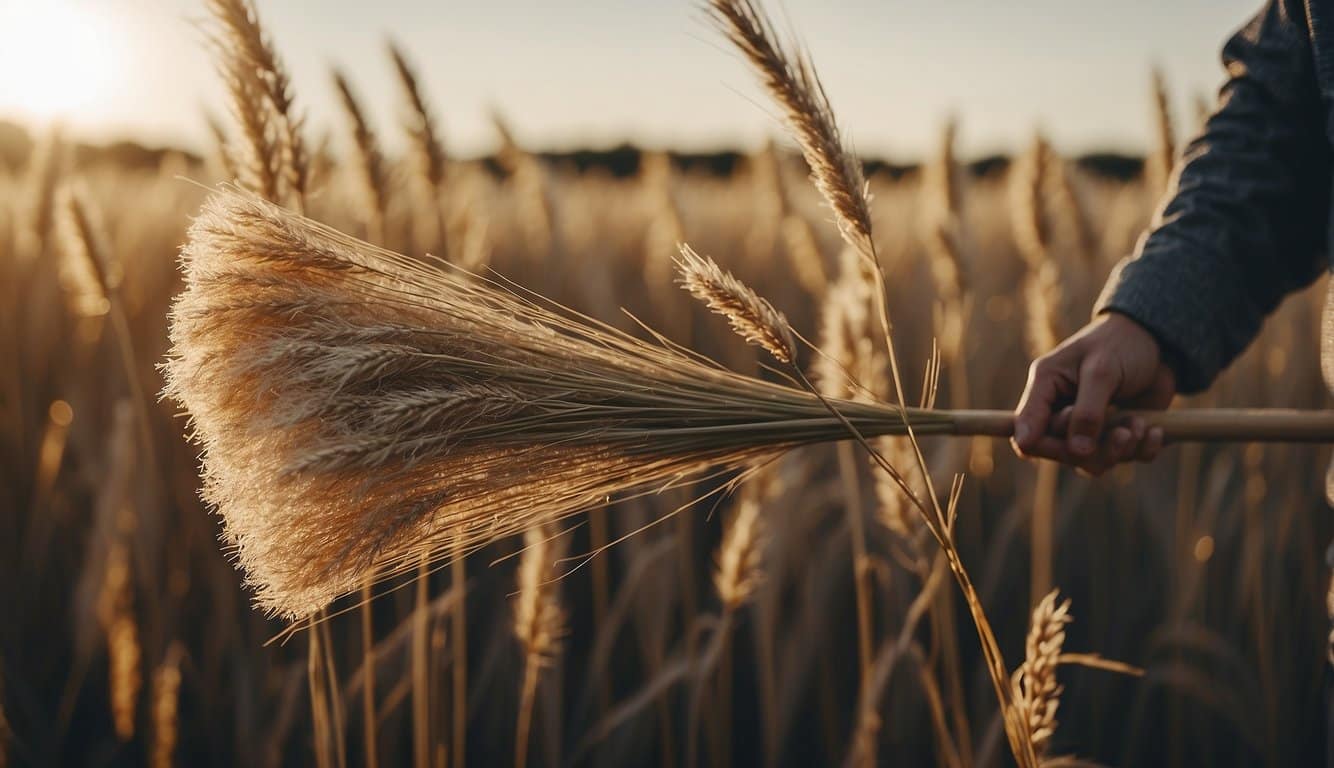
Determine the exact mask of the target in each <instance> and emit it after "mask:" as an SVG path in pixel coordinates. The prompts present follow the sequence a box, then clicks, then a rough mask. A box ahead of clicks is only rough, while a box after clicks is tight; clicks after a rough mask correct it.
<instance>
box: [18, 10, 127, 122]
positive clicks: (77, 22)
mask: <svg viewBox="0 0 1334 768" xmlns="http://www.w3.org/2000/svg"><path fill="white" fill-rule="evenodd" d="M106 10H107V9H106V8H105V6H103V5H102V4H100V3H95V2H79V0H17V2H7V3H0V72H4V73H5V75H4V82H3V84H0V113H13V114H17V115H18V116H19V117H20V118H23V119H27V120H31V121H34V122H52V121H60V122H69V121H73V122H91V121H95V120H96V117H97V114H96V113H97V112H98V111H99V108H100V107H101V106H102V105H104V104H106V103H108V102H109V101H110V100H111V99H114V97H115V93H114V90H115V89H116V88H118V87H123V83H122V82H120V74H121V70H122V69H123V66H122V65H123V61H124V55H123V54H124V50H123V44H122V43H121V40H120V37H119V35H117V34H115V32H116V31H117V30H114V29H113V28H112V25H111V24H110V23H109V22H110V19H109V18H108V17H107V16H106Z"/></svg>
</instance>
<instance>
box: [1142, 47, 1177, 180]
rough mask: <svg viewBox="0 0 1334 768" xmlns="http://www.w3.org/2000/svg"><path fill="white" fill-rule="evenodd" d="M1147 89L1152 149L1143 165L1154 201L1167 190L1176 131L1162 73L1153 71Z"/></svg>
mask: <svg viewBox="0 0 1334 768" xmlns="http://www.w3.org/2000/svg"><path fill="white" fill-rule="evenodd" d="M1150 87H1151V90H1152V92H1153V129H1154V134H1153V137H1154V145H1153V149H1152V150H1151V152H1150V155H1149V159H1148V163H1147V165H1148V168H1147V171H1148V173H1147V178H1148V181H1149V184H1150V188H1149V191H1150V194H1152V195H1153V196H1154V198H1155V199H1156V198H1157V197H1158V196H1160V195H1162V194H1163V193H1164V192H1165V191H1166V190H1167V186H1168V183H1169V180H1170V178H1171V176H1172V167H1173V166H1174V165H1175V164H1176V156H1177V148H1176V128H1175V121H1174V120H1173V119H1172V106H1171V103H1170V100H1169V98H1168V94H1167V78H1165V77H1164V76H1163V71H1162V69H1160V68H1157V67H1155V68H1154V69H1153V72H1152V75H1151V84H1150Z"/></svg>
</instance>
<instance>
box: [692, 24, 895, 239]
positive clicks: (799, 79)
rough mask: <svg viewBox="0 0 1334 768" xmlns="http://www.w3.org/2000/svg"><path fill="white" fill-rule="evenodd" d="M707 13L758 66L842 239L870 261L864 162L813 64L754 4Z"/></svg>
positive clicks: (869, 213) (869, 212)
mask: <svg viewBox="0 0 1334 768" xmlns="http://www.w3.org/2000/svg"><path fill="white" fill-rule="evenodd" d="M706 12H707V13H708V14H709V16H710V18H711V19H712V20H713V22H714V23H715V25H716V26H717V27H718V29H719V30H720V31H721V32H722V33H723V34H724V35H726V36H727V38H728V39H729V40H731V41H732V43H733V44H734V45H735V46H736V47H737V49H738V50H740V51H741V53H742V54H743V55H744V56H745V57H746V58H747V59H748V60H749V61H750V63H751V65H752V66H754V67H755V69H756V71H757V72H758V73H759V76H760V79H761V80H762V82H763V84H764V86H765V88H767V89H768V90H769V92H770V93H771V94H773V96H774V98H775V100H776V101H777V102H778V104H779V106H780V107H781V108H782V110H783V117H784V119H786V121H787V123H788V127H789V128H790V129H791V130H792V132H793V134H794V136H795V137H796V139H797V143H798V145H799V146H800V147H801V153H802V156H803V157H805V158H806V164H807V165H808V166H809V167H810V169H811V180H812V181H813V182H814V184H815V186H816V188H817V189H819V190H820V194H822V195H823V196H824V197H825V199H826V200H827V201H828V202H829V205H830V207H831V208H832V209H833V211H834V216H835V219H836V221H837V222H838V227H839V230H840V231H841V232H842V233H843V237H844V238H845V239H847V240H848V242H849V244H851V245H853V246H854V247H855V248H857V250H858V251H859V252H860V253H862V254H864V255H865V256H866V257H867V258H871V254H872V253H873V247H872V243H871V210H870V203H869V201H868V199H867V193H866V179H865V177H864V176H863V174H862V166H861V162H860V161H859V160H857V158H856V157H854V156H853V155H852V154H851V153H848V152H845V151H844V149H843V139H842V136H841V134H840V131H839V128H838V123H837V121H835V119H834V111H833V109H832V108H831V107H830V106H829V98H828V97H827V96H826V95H825V91H824V86H823V85H821V84H820V78H819V76H818V75H816V73H815V68H814V67H812V66H811V62H810V59H809V58H808V57H807V56H806V54H805V52H804V51H801V50H800V49H797V50H795V51H793V50H791V49H790V46H788V45H785V44H783V43H782V42H780V38H779V37H778V35H777V33H776V32H775V31H774V28H773V25H772V24H771V23H770V21H769V19H768V18H767V17H766V16H765V15H764V14H763V13H761V12H760V11H759V9H757V8H756V7H755V5H754V3H752V2H751V0H708V4H707V6H706Z"/></svg>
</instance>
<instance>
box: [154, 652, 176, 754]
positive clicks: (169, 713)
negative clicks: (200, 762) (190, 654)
mask: <svg viewBox="0 0 1334 768" xmlns="http://www.w3.org/2000/svg"><path fill="white" fill-rule="evenodd" d="M183 653H184V651H183V650H182V646H181V645H180V644H178V643H172V644H171V646H170V647H169V648H168V649H167V655H166V657H165V658H164V659H163V660H162V663H161V664H159V665H158V668H157V669H156V670H154V672H153V749H152V752H151V753H150V761H149V762H150V764H151V765H152V766H153V768H171V766H172V765H173V763H174V761H173V760H172V757H173V755H174V754H175V752H176V744H177V742H178V741H179V738H180V732H179V725H180V696H181V655H182V654H183Z"/></svg>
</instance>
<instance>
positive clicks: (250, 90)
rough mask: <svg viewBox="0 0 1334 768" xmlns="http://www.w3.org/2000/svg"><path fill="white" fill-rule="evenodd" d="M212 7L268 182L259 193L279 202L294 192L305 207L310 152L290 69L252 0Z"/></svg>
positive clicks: (238, 105) (236, 99) (256, 166)
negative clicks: (281, 56) (296, 102)
mask: <svg viewBox="0 0 1334 768" xmlns="http://www.w3.org/2000/svg"><path fill="white" fill-rule="evenodd" d="M208 8H209V10H210V11H211V12H212V14H213V17H214V18H215V19H216V20H217V22H218V24H219V29H218V31H217V33H216V35H217V37H216V40H215V43H216V44H217V47H218V49H219V54H220V56H221V57H222V65H221V67H222V71H223V75H224V78H225V79H226V80H227V84H228V88H229V90H230V91H232V102H233V111H234V112H236V113H237V114H236V117H237V118H238V119H239V120H240V121H241V123H242V127H243V131H244V132H245V134H246V135H247V137H248V144H249V145H250V152H249V154H250V158H249V159H250V161H251V163H252V169H253V170H255V171H258V172H259V173H260V174H261V180H262V181H263V183H264V184H265V187H264V188H261V189H257V190H256V191H260V192H261V193H267V192H268V191H272V192H274V193H276V194H275V195H269V194H265V197H268V198H269V199H271V200H275V201H282V200H284V199H285V196H287V195H291V197H292V199H293V200H294V201H295V203H296V207H297V209H298V210H301V209H302V208H303V207H304V205H305V196H306V186H307V182H308V180H309V177H310V156H309V153H308V152H307V149H306V144H305V139H304V138H303V137H302V119H301V118H300V117H298V116H297V114H296V108H295V105H294V104H293V100H292V86H291V79H290V77H289V76H288V74H287V70H286V69H285V68H284V67H283V64H282V61H281V59H280V58H279V57H278V53H277V51H276V49H275V48H274V47H273V44H272V42H271V41H270V40H269V38H268V35H267V34H266V33H265V32H264V28H263V26H262V25H261V24H260V21H259V15H258V14H257V13H256V12H255V9H254V6H253V5H252V4H251V2H250V0H208ZM261 104H263V105H264V106H263V107H261V106H260V105H261ZM279 180H281V183H280V181H279Z"/></svg>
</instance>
